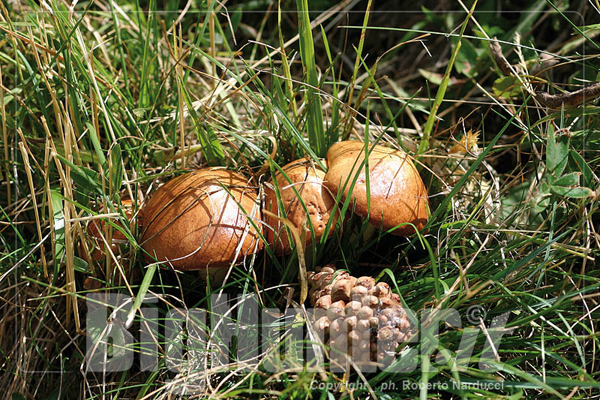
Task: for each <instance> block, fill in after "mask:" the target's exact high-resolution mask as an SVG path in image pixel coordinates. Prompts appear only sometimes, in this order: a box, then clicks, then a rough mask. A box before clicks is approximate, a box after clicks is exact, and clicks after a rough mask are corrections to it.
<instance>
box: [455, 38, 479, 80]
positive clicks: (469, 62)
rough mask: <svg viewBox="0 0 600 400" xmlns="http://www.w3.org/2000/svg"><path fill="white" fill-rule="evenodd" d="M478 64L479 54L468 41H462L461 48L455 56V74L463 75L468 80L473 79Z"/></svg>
mask: <svg viewBox="0 0 600 400" xmlns="http://www.w3.org/2000/svg"><path fill="white" fill-rule="evenodd" d="M478 62H479V52H478V51H477V49H476V48H475V46H473V44H472V43H471V42H470V41H468V40H466V39H463V41H462V47H461V49H460V51H459V52H458V54H457V55H456V64H455V65H456V72H458V73H461V74H464V75H465V76H467V77H469V78H473V77H474V76H475V75H477V69H476V68H475V67H476V65H477V63H478Z"/></svg>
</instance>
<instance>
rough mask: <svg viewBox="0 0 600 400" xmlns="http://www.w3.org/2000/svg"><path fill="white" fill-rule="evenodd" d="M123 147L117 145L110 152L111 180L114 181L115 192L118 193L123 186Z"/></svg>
mask: <svg viewBox="0 0 600 400" xmlns="http://www.w3.org/2000/svg"><path fill="white" fill-rule="evenodd" d="M122 157H123V156H122V150H121V145H119V144H118V143H116V144H115V145H114V146H113V147H112V149H111V152H110V161H111V164H112V168H111V169H110V179H111V181H112V188H113V191H118V190H119V189H120V188H121V185H122V184H123V164H122Z"/></svg>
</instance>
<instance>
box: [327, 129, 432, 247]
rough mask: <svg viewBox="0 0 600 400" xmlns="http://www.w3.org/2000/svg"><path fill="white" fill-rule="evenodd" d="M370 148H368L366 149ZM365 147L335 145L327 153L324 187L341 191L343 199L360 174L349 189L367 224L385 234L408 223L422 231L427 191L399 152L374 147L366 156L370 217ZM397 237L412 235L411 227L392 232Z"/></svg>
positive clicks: (407, 160) (411, 166) (360, 145)
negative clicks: (376, 227)
mask: <svg viewBox="0 0 600 400" xmlns="http://www.w3.org/2000/svg"><path fill="white" fill-rule="evenodd" d="M370 148H371V146H369V149H370ZM364 159H365V145H364V143H362V142H357V141H344V142H339V143H336V144H334V145H333V146H331V147H330V148H329V151H328V152H327V161H328V163H329V171H327V174H326V175H325V181H324V184H325V186H327V187H328V188H329V189H330V190H331V191H332V192H333V193H335V194H336V195H337V193H338V192H339V191H340V190H342V199H343V200H345V199H346V198H347V196H348V194H349V193H350V188H351V186H352V182H353V180H354V178H355V176H356V174H357V172H358V170H359V168H360V173H359V174H358V178H357V180H356V183H355V185H354V187H353V188H352V202H353V203H355V207H356V208H355V212H356V213H357V214H358V215H360V216H361V217H363V218H366V217H367V215H369V222H371V223H372V224H374V225H376V226H378V227H382V228H383V229H385V230H388V229H391V228H394V227H396V226H398V225H399V224H402V223H406V222H410V223H412V224H414V225H415V226H416V228H417V229H418V230H421V229H422V228H423V227H424V226H425V223H426V222H427V205H428V200H427V189H426V188H425V185H424V184H423V180H422V179H421V176H420V175H419V172H418V171H417V169H416V168H415V166H414V164H413V162H412V161H411V160H410V157H409V156H408V155H407V154H406V153H404V152H403V151H400V150H393V149H388V148H387V147H383V146H378V145H376V146H375V147H374V148H373V149H372V151H371V152H370V154H369V158H368V161H369V184H370V206H371V209H370V213H369V206H368V202H367V185H366V174H365V165H364V163H363V161H364ZM393 233H394V234H396V235H401V236H408V235H411V234H413V233H415V230H414V229H413V228H412V226H410V225H404V226H401V227H399V228H398V229H395V230H394V231H393Z"/></svg>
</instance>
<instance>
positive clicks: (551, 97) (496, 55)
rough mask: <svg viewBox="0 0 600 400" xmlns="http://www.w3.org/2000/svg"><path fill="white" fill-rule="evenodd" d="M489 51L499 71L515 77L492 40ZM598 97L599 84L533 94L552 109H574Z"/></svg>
mask: <svg viewBox="0 0 600 400" xmlns="http://www.w3.org/2000/svg"><path fill="white" fill-rule="evenodd" d="M490 51H491V52H492V58H493V59H494V61H495V62H496V65H498V68H500V71H502V73H503V74H504V75H507V76H516V75H515V74H514V72H513V68H512V67H511V65H510V63H509V62H508V61H507V60H506V58H505V57H504V54H502V48H501V47H500V44H499V43H498V41H497V40H496V38H494V40H492V41H491V42H490ZM599 96H600V82H596V83H593V84H591V85H588V86H585V87H583V88H581V89H579V90H576V91H574V92H565V93H561V94H550V93H548V92H544V91H541V90H538V91H536V92H535V93H534V98H535V99H536V100H537V101H538V102H539V103H540V104H541V105H543V106H544V107H548V108H552V109H560V108H562V107H563V106H565V107H576V106H579V105H581V104H583V103H584V102H585V101H586V100H593V99H595V98H597V97H599Z"/></svg>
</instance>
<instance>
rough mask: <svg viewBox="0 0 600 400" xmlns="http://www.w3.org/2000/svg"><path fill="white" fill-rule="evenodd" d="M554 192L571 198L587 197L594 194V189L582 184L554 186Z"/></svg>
mask: <svg viewBox="0 0 600 400" xmlns="http://www.w3.org/2000/svg"><path fill="white" fill-rule="evenodd" d="M551 189H552V192H554V193H555V194H557V195H559V196H564V197H569V198H571V199H586V198H588V197H592V196H593V195H594V191H593V190H592V189H590V188H587V187H582V186H552V187H551Z"/></svg>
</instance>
